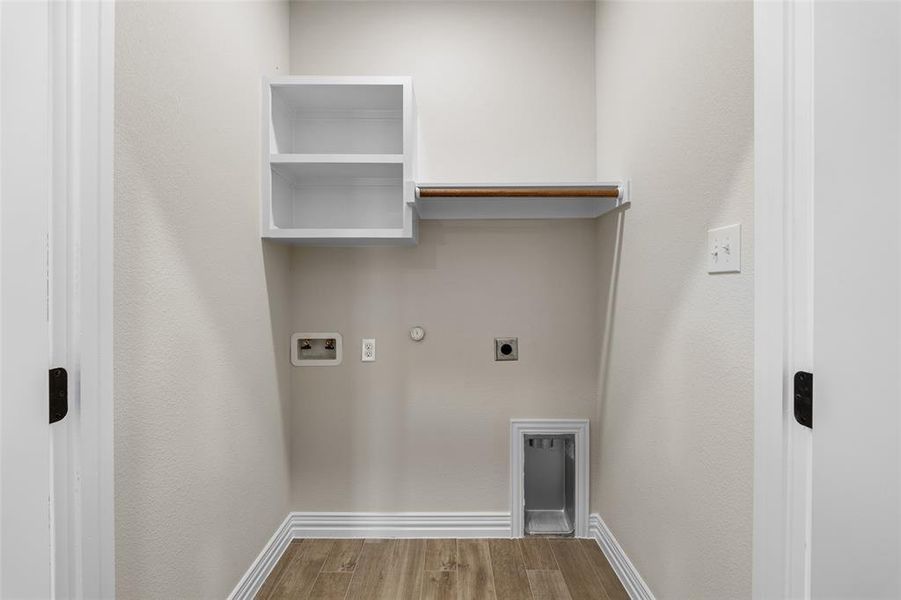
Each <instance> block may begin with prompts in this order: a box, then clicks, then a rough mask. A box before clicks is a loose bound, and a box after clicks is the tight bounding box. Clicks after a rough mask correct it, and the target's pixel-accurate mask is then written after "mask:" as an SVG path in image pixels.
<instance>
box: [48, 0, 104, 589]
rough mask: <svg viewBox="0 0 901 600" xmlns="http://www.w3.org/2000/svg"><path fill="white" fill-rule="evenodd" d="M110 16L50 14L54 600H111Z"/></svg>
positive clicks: (95, 9) (57, 6)
mask: <svg viewBox="0 0 901 600" xmlns="http://www.w3.org/2000/svg"><path fill="white" fill-rule="evenodd" d="M114 17H115V5H114V3H113V2H112V1H109V0H80V1H79V0H67V1H65V2H54V3H52V20H53V44H52V45H53V59H54V66H53V68H52V70H51V73H50V78H51V85H52V86H53V101H54V105H55V106H54V111H53V127H54V131H55V133H54V137H53V151H54V161H53V177H54V182H55V187H54V190H55V193H54V198H53V206H52V208H51V221H52V225H51V227H52V232H53V234H52V236H51V250H50V252H51V259H50V263H51V264H50V270H51V274H50V302H51V305H52V306H53V307H54V308H52V309H51V325H52V326H53V325H54V324H53V323H52V321H53V320H56V321H57V323H56V324H55V326H54V327H53V328H54V329H55V331H54V332H53V334H52V340H53V346H54V349H53V354H54V358H55V359H57V360H59V361H61V363H64V364H60V365H59V366H65V367H66V368H67V369H68V371H69V413H68V415H67V416H66V418H65V419H63V420H62V421H60V422H59V423H57V424H55V425H54V430H53V437H52V444H53V449H52V452H53V462H54V465H53V477H52V481H53V486H52V488H53V489H52V496H53V509H52V511H51V513H52V515H53V518H52V520H53V522H52V527H51V532H52V536H51V539H52V542H51V556H52V561H51V562H52V571H53V574H52V576H53V587H54V596H55V597H70V598H111V597H114V596H115V591H116V589H115V581H116V580H115V533H114V524H115V503H114V494H115V490H114V482H113V474H114V471H113V453H114V446H113V417H114V413H113V335H112V332H113V123H114V121H113V108H114V80H113V73H114V69H113V67H114V64H113V63H114V57H115V44H114V40H115V38H114V34H115V27H114ZM54 242H55V243H54Z"/></svg>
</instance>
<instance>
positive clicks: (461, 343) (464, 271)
mask: <svg viewBox="0 0 901 600" xmlns="http://www.w3.org/2000/svg"><path fill="white" fill-rule="evenodd" d="M595 242H596V232H595V224H594V223H593V222H591V221H560V222H554V223H549V222H542V221H535V222H524V221H523V222H509V221H507V222H495V223H489V222H481V223H466V222H433V223H428V224H425V225H424V226H423V228H422V231H421V240H420V243H419V246H417V247H415V248H371V249H366V250H362V249H353V248H350V249H335V248H322V249H302V250H298V251H297V254H296V255H295V262H294V286H295V287H294V327H295V331H339V332H341V334H342V335H343V336H344V340H345V343H346V344H347V346H346V349H345V358H344V363H343V364H342V365H341V366H339V367H334V368H297V369H295V370H294V378H293V383H294V408H293V420H292V427H291V432H292V436H293V437H292V448H293V451H292V465H291V469H292V485H293V495H292V505H291V506H292V508H293V509H295V510H321V511H332V510H339V511H340V510H348V511H445V510H446V511H455V510H458V511H483V510H496V511H506V510H509V504H510V502H509V483H508V480H509V476H508V471H507V469H508V467H507V465H508V460H507V456H508V454H509V449H508V445H507V430H508V428H509V419H510V418H511V417H590V416H591V414H592V412H593V410H594V406H595V396H596V377H597V358H596V356H597V351H598V344H597V342H596V340H595V336H594V335H593V332H594V331H595V330H596V327H595V323H596V321H595V318H596V315H597V275H596V270H595V268H594V265H595V256H596V247H595ZM416 324H421V325H422V326H423V327H425V330H426V338H425V340H424V341H423V342H421V343H419V344H417V343H414V342H413V341H411V340H410V338H409V335H408V331H409V328H410V327H411V326H412V325H416ZM499 336H519V353H520V360H519V361H518V362H515V363H496V362H494V347H493V339H494V337H499ZM362 337H374V338H376V340H377V341H376V356H377V361H376V362H375V363H361V362H360V339H361V338H362Z"/></svg>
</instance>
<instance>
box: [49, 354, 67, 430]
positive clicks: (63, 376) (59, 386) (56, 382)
mask: <svg viewBox="0 0 901 600" xmlns="http://www.w3.org/2000/svg"><path fill="white" fill-rule="evenodd" d="M49 390H50V398H49V400H50V422H51V423H56V422H57V421H61V420H63V418H64V417H65V416H66V413H68V412H69V374H68V373H66V370H65V369H63V368H62V367H57V368H56V369H50V386H49Z"/></svg>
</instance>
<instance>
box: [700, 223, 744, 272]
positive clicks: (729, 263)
mask: <svg viewBox="0 0 901 600" xmlns="http://www.w3.org/2000/svg"><path fill="white" fill-rule="evenodd" d="M707 272H708V273H740V272H741V225H740V224H736V225H728V226H726V227H719V228H717V229H711V230H710V231H708V232H707Z"/></svg>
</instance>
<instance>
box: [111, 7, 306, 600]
mask: <svg viewBox="0 0 901 600" xmlns="http://www.w3.org/2000/svg"><path fill="white" fill-rule="evenodd" d="M287 65H288V7H287V5H286V4H279V3H250V2H248V3H207V2H153V3H145V2H122V3H117V5H116V107H115V108H116V121H115V144H116V146H115V163H116V164H115V173H116V174H115V177H116V192H115V193H116V196H115V324H114V342H115V404H116V412H115V465H116V472H115V477H116V580H117V583H116V592H117V595H118V596H119V597H122V598H134V597H142V598H223V597H225V596H226V595H227V594H228V592H230V591H231V590H232V589H233V588H234V586H235V584H236V583H237V581H238V579H239V578H240V577H241V575H242V574H243V573H244V572H245V570H246V569H247V567H248V565H250V563H251V561H252V560H253V559H254V558H255V557H256V555H257V553H259V551H260V549H261V548H262V547H263V545H264V544H265V542H266V541H267V540H268V538H269V536H271V535H272V532H273V531H274V530H275V528H276V527H277V526H278V524H279V523H280V522H281V521H282V519H284V517H285V514H286V512H287V497H288V450H287V445H288V440H287V433H288V432H287V430H286V424H287V422H288V417H287V414H286V411H287V409H288V407H289V403H288V402H287V400H288V398H287V395H288V389H289V386H290V381H289V377H290V373H289V372H288V370H287V367H286V365H285V360H284V357H285V348H287V345H288V340H287V337H286V336H287V334H288V325H287V315H286V308H287V299H288V293H289V291H288V286H287V272H288V268H289V260H288V259H289V254H288V251H287V250H286V249H284V248H278V247H273V248H266V249H264V248H263V247H262V245H261V243H260V237H259V217H258V211H259V208H258V207H259V191H258V190H259V166H258V165H259V144H260V142H259V140H260V133H259V127H260V122H259V98H260V76H261V75H262V74H264V73H268V74H273V73H276V72H286V71H287ZM267 287H268V288H269V290H268V292H269V293H268V294H267ZM270 302H271V303H272V304H271V305H270ZM276 356H277V358H278V360H276Z"/></svg>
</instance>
